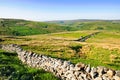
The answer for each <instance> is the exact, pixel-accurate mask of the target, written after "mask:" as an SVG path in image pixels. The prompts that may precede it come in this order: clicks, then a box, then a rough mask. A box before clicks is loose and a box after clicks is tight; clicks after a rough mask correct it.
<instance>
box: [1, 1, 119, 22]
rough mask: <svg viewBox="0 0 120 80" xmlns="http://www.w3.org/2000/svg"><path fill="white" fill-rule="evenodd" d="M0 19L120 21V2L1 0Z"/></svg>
mask: <svg viewBox="0 0 120 80" xmlns="http://www.w3.org/2000/svg"><path fill="white" fill-rule="evenodd" d="M0 18H17V19H27V20H35V21H48V20H70V19H120V0H0Z"/></svg>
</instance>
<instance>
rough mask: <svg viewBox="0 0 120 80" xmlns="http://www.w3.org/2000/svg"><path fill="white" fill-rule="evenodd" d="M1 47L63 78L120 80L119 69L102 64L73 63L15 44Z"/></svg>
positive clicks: (30, 63)
mask: <svg viewBox="0 0 120 80" xmlns="http://www.w3.org/2000/svg"><path fill="white" fill-rule="evenodd" d="M1 48H2V49H4V50H6V51H9V52H16V53H17V54H18V57H19V59H20V60H21V61H22V62H23V63H25V64H27V65H29V66H30V67H35V68H43V69H44V70H46V71H50V72H52V73H53V74H54V75H56V76H57V77H59V78H60V79H63V80H120V71H115V70H112V69H108V68H105V67H102V66H99V67H96V68H95V67H91V66H90V65H85V64H83V63H78V64H76V65H74V64H71V62H69V61H63V60H61V59H55V58H51V57H47V56H44V55H41V54H36V53H33V52H29V51H25V50H23V49H22V48H21V47H20V46H18V45H15V44H10V45H1Z"/></svg>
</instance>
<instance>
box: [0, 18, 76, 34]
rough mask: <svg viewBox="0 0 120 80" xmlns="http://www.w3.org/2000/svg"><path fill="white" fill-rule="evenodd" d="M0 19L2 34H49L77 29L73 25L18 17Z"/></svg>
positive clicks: (0, 32)
mask: <svg viewBox="0 0 120 80" xmlns="http://www.w3.org/2000/svg"><path fill="white" fill-rule="evenodd" d="M2 20H3V21H0V35H14V36H25V35H35V34H47V33H55V32H63V31H71V30H75V29H74V28H72V27H68V26H60V25H57V24H50V23H45V22H34V21H26V20H17V19H2Z"/></svg>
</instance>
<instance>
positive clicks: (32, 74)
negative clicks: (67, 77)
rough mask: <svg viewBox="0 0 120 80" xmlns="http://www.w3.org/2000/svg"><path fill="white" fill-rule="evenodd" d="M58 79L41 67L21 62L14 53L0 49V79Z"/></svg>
mask: <svg viewBox="0 0 120 80" xmlns="http://www.w3.org/2000/svg"><path fill="white" fill-rule="evenodd" d="M5 79H6V80H38V79H39V80H59V79H58V78H56V77H54V76H53V75H52V74H51V73H49V72H45V71H44V70H42V69H39V70H38V69H34V68H30V67H28V66H27V65H24V64H22V62H21V61H20V60H19V59H18V57H17V54H16V53H8V52H5V51H3V50H0V80H5Z"/></svg>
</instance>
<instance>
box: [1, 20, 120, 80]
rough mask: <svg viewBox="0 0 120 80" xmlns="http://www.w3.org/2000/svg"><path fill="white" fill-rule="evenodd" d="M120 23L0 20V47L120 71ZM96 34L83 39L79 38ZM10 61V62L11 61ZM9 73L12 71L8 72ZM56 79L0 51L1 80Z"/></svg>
mask: <svg viewBox="0 0 120 80" xmlns="http://www.w3.org/2000/svg"><path fill="white" fill-rule="evenodd" d="M119 25H120V21H119V20H111V21H110V20H72V21H71V20H68V21H55V22H54V21H52V22H35V21H27V20H20V19H0V44H18V45H20V46H21V47H22V48H24V49H25V50H28V51H33V52H35V53H37V54H43V55H47V56H50V57H53V58H60V59H63V60H68V61H71V62H72V63H73V64H76V63H78V62H83V63H85V64H90V65H91V66H92V67H96V66H105V67H107V68H111V69H114V70H120V67H119V66H120V26H119ZM95 32H99V33H98V34H96V35H93V36H91V37H90V38H88V39H86V40H85V42H80V41H78V40H79V39H80V38H81V37H82V38H83V37H85V36H87V35H90V34H93V33H95ZM11 58H12V60H11ZM11 70H12V71H11ZM8 78H9V79H10V80H28V79H29V80H38V78H39V79H40V80H59V79H58V78H56V77H55V76H54V75H53V74H51V73H49V72H45V71H44V70H42V69H39V70H38V69H33V68H30V67H28V66H27V65H25V64H22V63H21V61H20V60H19V59H18V58H17V54H16V53H8V52H5V51H3V50H0V80H1V79H2V80H3V79H8Z"/></svg>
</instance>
